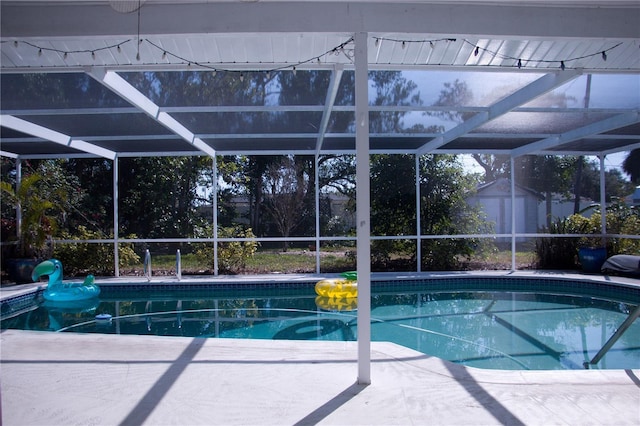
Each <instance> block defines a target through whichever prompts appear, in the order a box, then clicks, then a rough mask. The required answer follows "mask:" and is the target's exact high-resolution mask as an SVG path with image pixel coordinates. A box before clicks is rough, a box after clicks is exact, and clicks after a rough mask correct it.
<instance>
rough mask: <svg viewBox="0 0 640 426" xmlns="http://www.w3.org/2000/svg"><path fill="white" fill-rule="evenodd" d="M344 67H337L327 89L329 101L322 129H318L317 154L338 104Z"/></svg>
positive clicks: (325, 107) (323, 117) (321, 121)
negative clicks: (335, 104) (334, 106)
mask: <svg viewBox="0 0 640 426" xmlns="http://www.w3.org/2000/svg"><path fill="white" fill-rule="evenodd" d="M342 73H343V67H342V66H341V65H336V66H335V69H334V70H333V72H332V73H331V79H330V80H329V87H328V89H327V99H326V100H325V102H324V111H323V112H322V120H320V128H319V129H318V139H317V141H316V154H317V153H319V152H320V150H321V149H322V141H323V140H324V135H325V133H326V131H327V126H328V125H329V119H330V118H331V112H332V111H333V104H334V103H335V102H336V96H337V95H338V89H339V88H340V81H341V80H342Z"/></svg>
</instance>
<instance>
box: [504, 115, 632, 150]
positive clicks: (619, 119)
mask: <svg viewBox="0 0 640 426" xmlns="http://www.w3.org/2000/svg"><path fill="white" fill-rule="evenodd" d="M638 121H640V115H639V114H638V112H637V111H634V112H630V113H627V114H620V115H615V116H613V117H610V118H607V119H604V120H601V121H598V122H596V123H591V124H588V125H586V126H583V127H579V128H577V129H573V130H569V131H567V132H565V133H561V134H559V135H555V136H551V137H548V138H546V139H542V140H540V141H537V142H532V143H530V144H527V145H524V146H521V147H519V148H515V149H513V150H512V151H511V156H513V157H519V156H521V155H527V154H535V153H538V152H539V151H544V150H545V149H547V148H551V147H553V146H559V145H563V144H565V143H568V142H571V141H575V140H578V139H582V138H585V137H589V136H595V135H598V134H600V133H604V132H608V131H611V130H614V129H618V128H620V127H624V126H628V125H631V124H634V123H637V122H638Z"/></svg>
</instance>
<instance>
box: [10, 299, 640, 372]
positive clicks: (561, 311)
mask: <svg viewBox="0 0 640 426" xmlns="http://www.w3.org/2000/svg"><path fill="white" fill-rule="evenodd" d="M104 293H105V294H103V295H102V296H101V298H100V299H95V300H92V301H91V300H90V301H84V302H82V303H79V302H76V303H75V304H74V305H69V304H52V303H49V302H47V303H43V304H41V305H39V306H38V307H37V308H36V309H33V310H31V311H29V312H25V313H23V314H21V315H19V316H16V317H13V318H9V319H6V320H3V322H2V328H3V329H5V328H18V329H26V330H47V331H67V332H83V333H109V334H139V335H160V336H189V337H193V336H200V337H212V338H252V339H287V340H338V341H348V340H355V339H356V336H357V300H349V299H345V300H324V299H323V298H316V296H315V295H313V294H308V293H305V294H299V295H297V294H296V295H288V296H279V295H278V294H277V293H274V294H273V295H269V294H265V295H261V296H260V297H237V296H235V297H224V296H216V297H211V296H207V295H203V294H198V293H196V292H188V291H176V292H168V293H165V294H164V295H161V296H159V295H157V294H154V295H153V297H151V296H149V297H141V296H139V295H136V294H134V293H126V292H122V291H121V292H120V293H119V294H111V295H110V294H109V292H108V291H107V292H104ZM633 309H635V306H634V305H631V304H627V303H622V302H616V301H607V300H604V299H598V298H588V297H578V296H562V295H551V294H539V293H510V292H454V293H452V292H415V291H412V292H403V293H395V294H373V296H372V299H371V316H372V321H371V333H372V340H373V341H391V342H395V343H398V344H400V345H403V346H406V347H409V348H412V349H415V350H417V351H420V352H423V353H425V354H428V355H433V356H437V357H440V358H443V359H447V360H450V361H453V362H457V363H462V364H465V365H470V366H475V367H480V368H498V369H536V370H539V369H543V370H548V369H581V368H583V363H585V362H588V361H589V360H591V359H592V358H593V357H594V356H595V354H596V353H597V352H598V351H599V350H600V349H601V348H602V347H603V346H604V345H605V343H606V342H607V340H608V339H609V338H610V337H611V336H612V335H613V333H615V331H616V329H617V328H618V327H619V326H620V325H621V324H622V323H623V322H624V320H625V319H626V318H627V316H628V315H629V313H630V311H631V310H633ZM101 314H102V315H104V314H108V315H111V319H110V320H96V316H97V315H101ZM592 368H640V321H636V322H634V323H633V324H632V325H631V327H630V328H629V329H628V330H627V331H626V332H625V333H624V334H623V335H622V337H621V338H620V339H619V340H618V341H617V342H616V343H615V344H614V345H613V347H612V348H611V350H610V351H609V352H608V353H607V354H606V355H605V357H604V358H603V359H602V360H601V361H600V362H599V363H598V364H597V365H594V366H592Z"/></svg>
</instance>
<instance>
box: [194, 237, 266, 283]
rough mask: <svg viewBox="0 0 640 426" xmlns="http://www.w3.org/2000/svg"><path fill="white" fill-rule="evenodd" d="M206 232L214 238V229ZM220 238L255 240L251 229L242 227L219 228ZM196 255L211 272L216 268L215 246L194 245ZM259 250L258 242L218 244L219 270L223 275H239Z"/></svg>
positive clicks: (225, 242)
mask: <svg viewBox="0 0 640 426" xmlns="http://www.w3.org/2000/svg"><path fill="white" fill-rule="evenodd" d="M204 232H205V233H206V234H207V236H208V237H210V238H212V237H213V227H207V228H206V229H205V230H204ZM218 237H219V238H255V235H254V234H253V231H252V230H251V228H247V229H244V228H243V227H242V226H232V227H226V228H218ZM194 248H195V251H194V254H195V256H196V258H197V259H198V261H199V262H201V263H203V264H205V265H207V267H208V268H210V269H211V270H213V269H214V267H215V264H214V263H215V262H214V251H213V244H212V243H211V244H210V243H198V244H194ZM257 249H258V242H256V241H224V242H218V270H219V272H222V273H238V272H240V271H241V270H242V269H244V268H245V267H246V264H247V259H249V258H251V257H253V255H254V254H255V252H256V250H257Z"/></svg>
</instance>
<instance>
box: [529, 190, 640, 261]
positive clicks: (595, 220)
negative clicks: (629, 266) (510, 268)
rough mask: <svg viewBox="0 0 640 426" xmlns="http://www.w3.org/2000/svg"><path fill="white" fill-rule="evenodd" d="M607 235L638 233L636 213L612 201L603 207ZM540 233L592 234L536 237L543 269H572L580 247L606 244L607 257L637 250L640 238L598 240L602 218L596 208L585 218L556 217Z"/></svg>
mask: <svg viewBox="0 0 640 426" xmlns="http://www.w3.org/2000/svg"><path fill="white" fill-rule="evenodd" d="M606 223H607V234H627V235H640V212H638V210H637V209H635V208H633V207H630V206H628V205H626V204H624V203H620V202H615V203H613V204H612V205H611V206H609V207H607V215H606ZM542 231H543V232H546V233H550V234H594V236H593V237H580V238H578V237H575V238H572V237H566V238H563V237H559V238H538V239H537V240H536V255H537V257H538V267H540V268H546V269H575V268H578V267H579V264H578V263H577V255H578V250H579V249H580V248H581V247H603V246H604V247H606V248H607V256H613V255H616V254H638V253H640V240H638V239H630V238H617V237H616V238H607V239H606V241H602V238H601V237H600V236H599V235H598V234H600V233H601V232H602V219H601V214H600V210H599V208H598V209H596V210H595V212H594V214H593V215H592V216H591V217H589V218H587V217H584V216H582V215H580V214H574V215H571V216H569V217H567V218H565V219H558V220H556V221H555V222H554V223H552V224H551V227H550V228H549V229H543V230H542Z"/></svg>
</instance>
